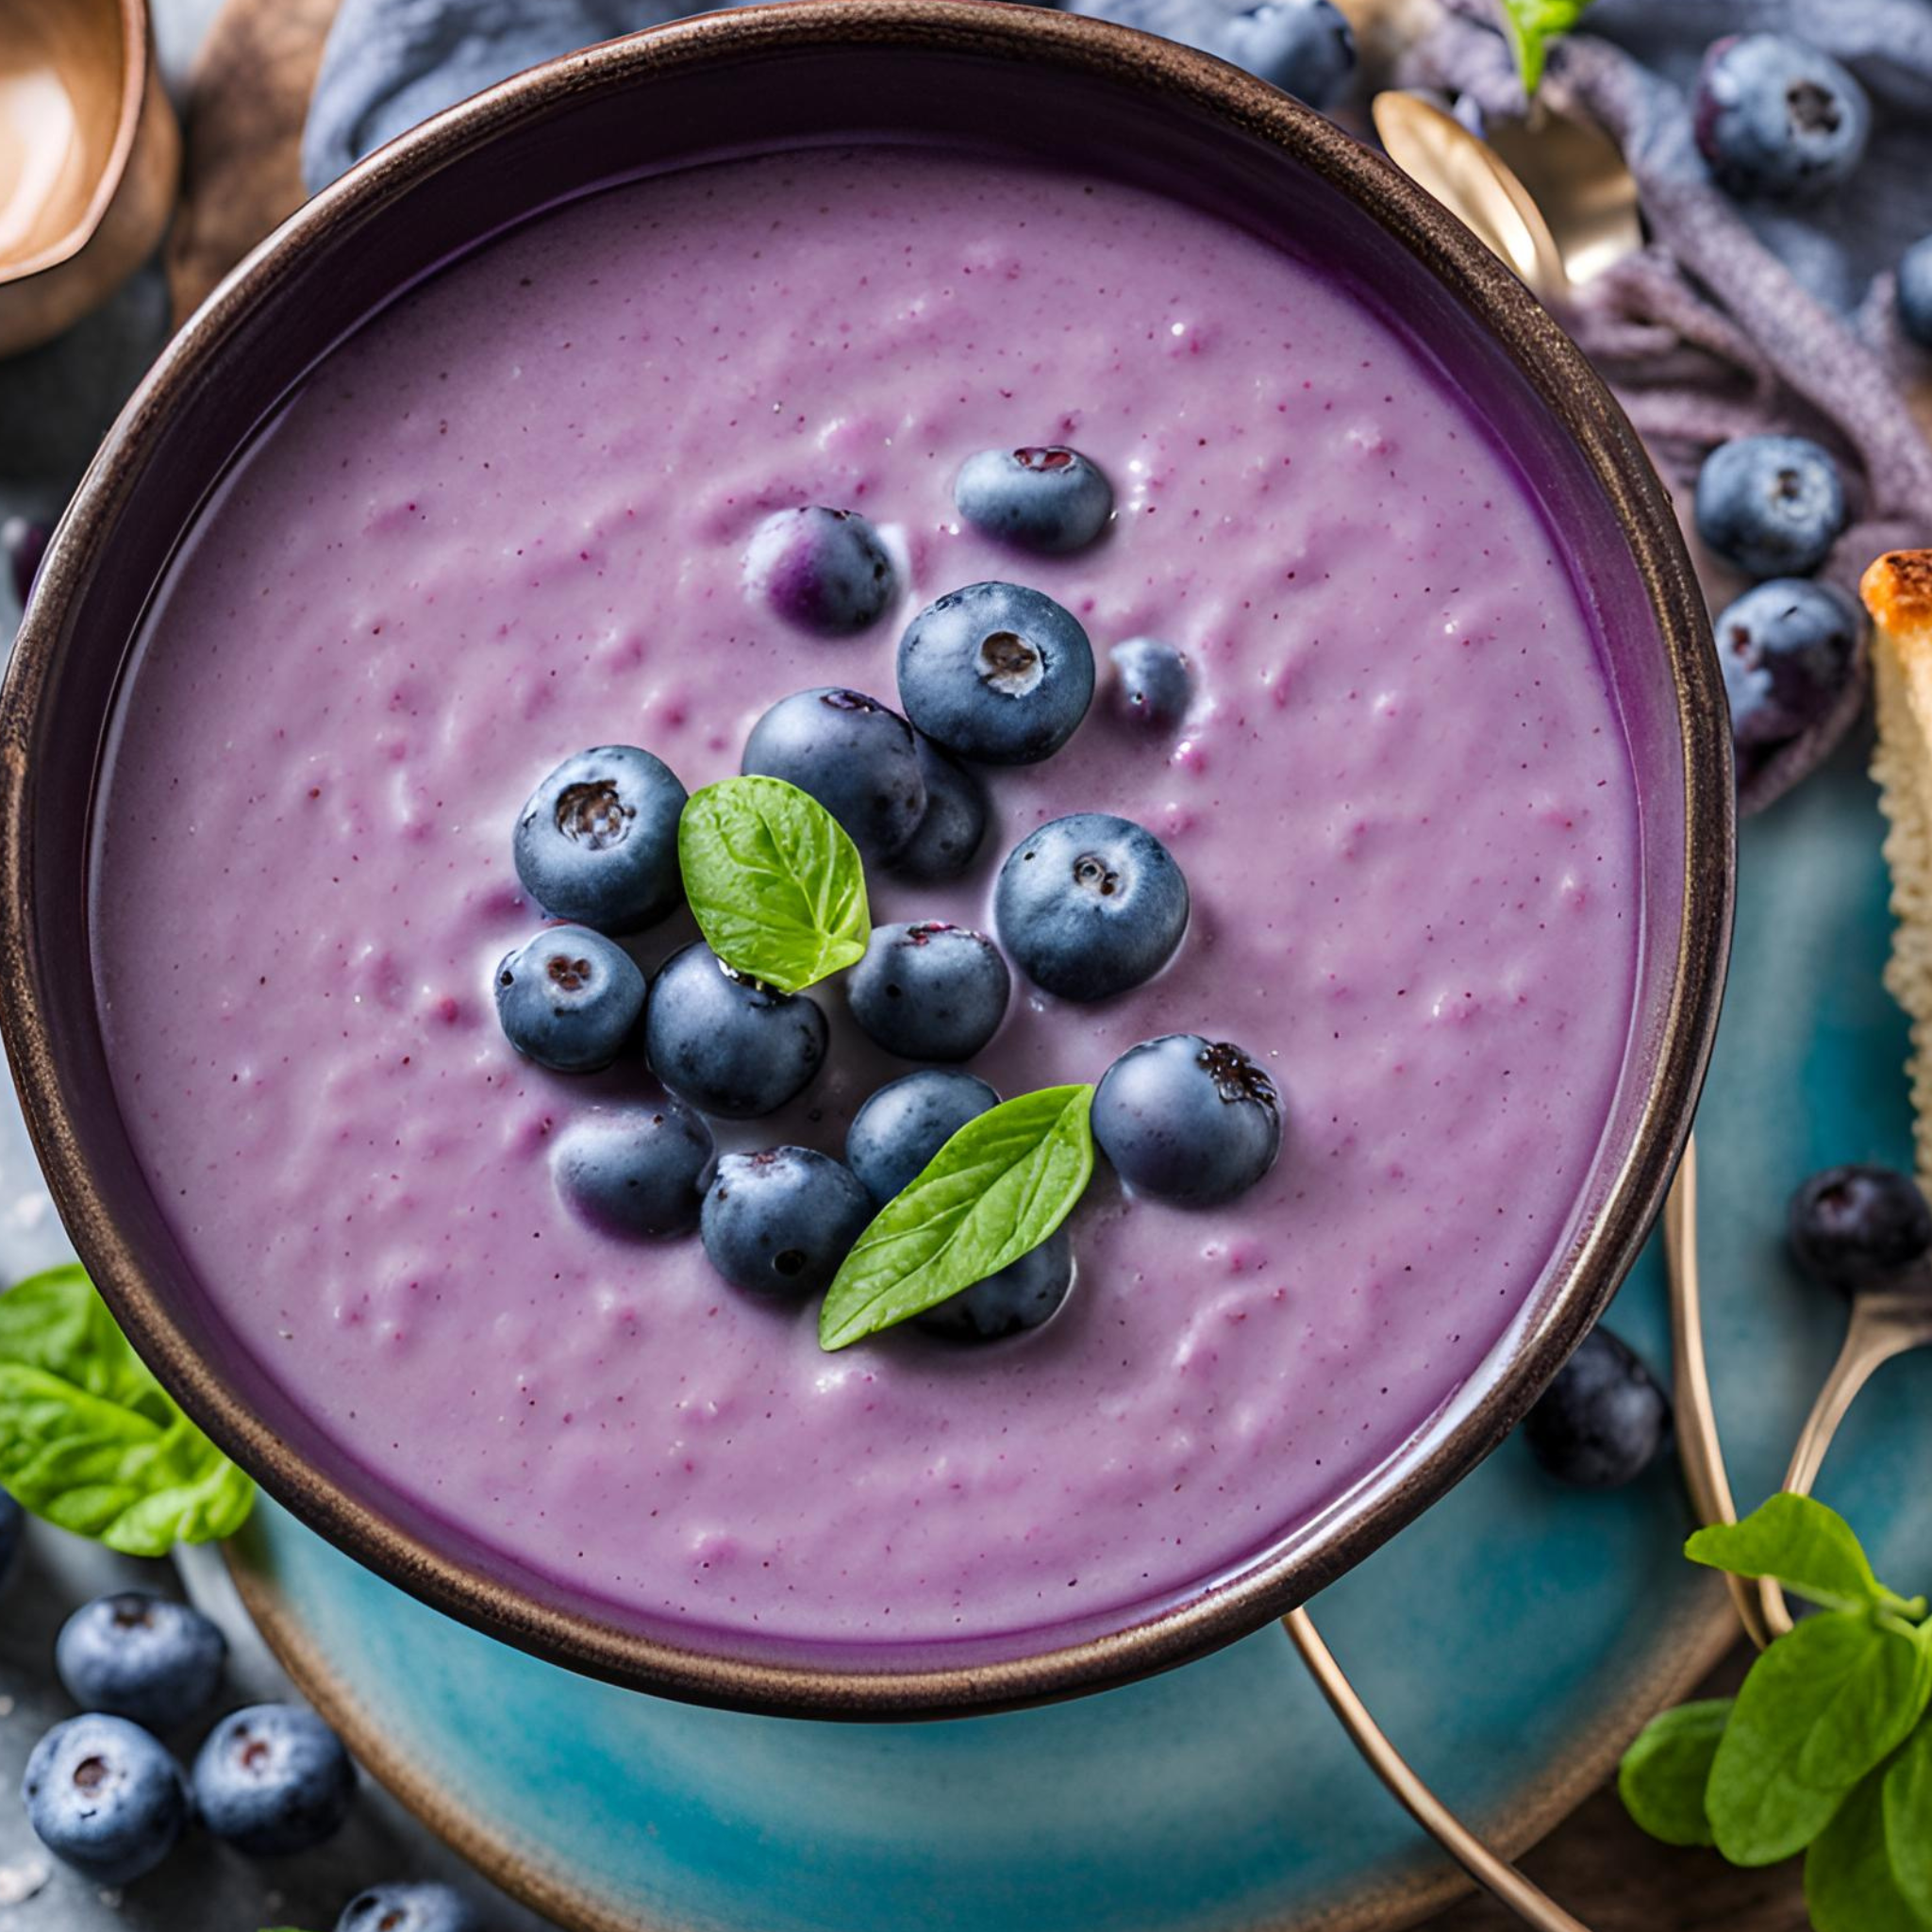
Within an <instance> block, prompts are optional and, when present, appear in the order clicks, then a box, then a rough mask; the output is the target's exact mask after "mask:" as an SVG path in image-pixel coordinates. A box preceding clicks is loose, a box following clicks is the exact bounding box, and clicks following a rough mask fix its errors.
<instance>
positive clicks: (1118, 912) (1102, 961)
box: [993, 812, 1188, 1002]
mask: <svg viewBox="0 0 1932 1932" xmlns="http://www.w3.org/2000/svg"><path fill="white" fill-rule="evenodd" d="M993 922H994V924H996V925H997V927H998V928H999V936H1000V941H1001V943H1002V944H1003V945H1004V946H1005V947H1006V949H1007V951H1008V952H1009V953H1010V954H1011V955H1012V956H1013V958H1014V961H1015V963H1017V965H1018V966H1019V968H1020V970H1021V972H1023V973H1024V974H1025V975H1026V976H1027V978H1028V979H1030V980H1032V982H1033V983H1034V985H1035V986H1037V987H1039V988H1041V991H1045V992H1050V993H1053V994H1056V995H1057V996H1058V998H1060V999H1064V1000H1077V1001H1083V1002H1084V1001H1090V1000H1104V999H1107V998H1109V997H1110V996H1111V995H1113V994H1115V993H1122V992H1125V991H1127V990H1128V989H1129V988H1130V987H1136V986H1140V985H1141V984H1142V982H1144V981H1146V980H1149V979H1152V978H1153V977H1154V975H1155V974H1157V973H1158V972H1159V971H1160V969H1161V968H1162V967H1163V966H1165V965H1166V964H1167V962H1168V960H1169V959H1171V958H1173V957H1174V949H1175V948H1176V947H1177V946H1178V945H1179V944H1180V942H1181V936H1182V935H1183V934H1184V933H1185V932H1186V931H1187V928H1188V882H1187V880H1186V879H1185V878H1184V877H1183V876H1182V874H1181V869H1180V867H1179V866H1177V865H1176V864H1175V863H1174V858H1173V857H1172V855H1171V854H1170V853H1169V852H1168V849H1167V847H1166V846H1165V845H1163V844H1162V843H1161V842H1160V841H1159V840H1158V839H1157V838H1156V837H1155V836H1154V834H1153V833H1152V832H1150V831H1148V830H1147V828H1146V827H1145V826H1144V825H1137V824H1134V822H1133V821H1132V820H1131V819H1123V818H1116V817H1113V816H1112V815H1111V814H1109V813H1107V812H1074V813H1072V814H1070V815H1069V816H1068V817H1066V818H1060V819H1054V820H1052V821H1051V822H1050V823H1049V824H1044V825H1041V828H1040V829H1039V830H1038V831H1037V832H1034V833H1033V834H1032V835H1031V836H1030V837H1028V838H1025V839H1023V840H1022V841H1020V843H1019V844H1018V845H1016V846H1014V848H1013V850H1012V852H1011V853H1010V854H1009V855H1008V858H1007V862H1006V864H1005V865H1004V866H1002V867H1001V868H1000V876H999V884H998V886H997V888H996V889H995V891H994V895H993Z"/></svg>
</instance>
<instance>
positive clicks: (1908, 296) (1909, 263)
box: [1898, 235, 1932, 349]
mask: <svg viewBox="0 0 1932 1932" xmlns="http://www.w3.org/2000/svg"><path fill="white" fill-rule="evenodd" d="M1898 320H1899V326H1900V327H1901V328H1903V329H1904V330H1905V332H1906V334H1907V335H1908V336H1909V337H1910V338H1911V339H1912V341H1915V342H1917V343H1918V344H1919V346H1920V347H1921V348H1924V349H1932V235H1927V236H1925V237H1924V239H1923V240H1921V241H1918V242H1913V243H1912V245H1911V246H1910V247H1909V248H1907V250H1906V252H1905V253H1904V255H1902V256H1901V257H1900V258H1899V264H1898Z"/></svg>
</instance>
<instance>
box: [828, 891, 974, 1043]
mask: <svg viewBox="0 0 1932 1932" xmlns="http://www.w3.org/2000/svg"><path fill="white" fill-rule="evenodd" d="M1011 986H1012V976H1011V974H1008V971H1007V962H1006V961H1005V959H1003V958H1001V957H1000V951H999V948H998V947H997V946H995V945H994V944H993V942H992V941H991V940H990V939H988V938H987V936H986V935H985V934H984V933H980V932H974V931H972V930H970V929H969V928H968V927H966V926H963V925H949V924H946V923H945V922H944V921H942V920H941V921H931V920H924V921H915V922H912V923H911V924H900V925H881V926H876V927H874V930H873V936H872V944H871V945H870V946H868V947H867V948H866V954H865V958H863V959H861V960H860V961H859V962H858V965H857V966H855V967H854V968H853V969H852V972H851V974H850V976H849V977H848V979H847V980H846V985H845V996H846V999H847V1001H848V1002H849V1004H850V1006H851V1008H852V1017H853V1018H854V1019H855V1020H857V1021H858V1024H860V1025H861V1026H862V1027H864V1028H865V1030H866V1033H867V1034H868V1035H869V1036H870V1037H871V1039H872V1040H873V1041H874V1042H875V1043H876V1044H877V1045H879V1046H882V1047H884V1048H885V1050H886V1051H887V1052H888V1053H892V1054H897V1055H899V1056H900V1058H903V1059H908V1060H970V1059H971V1058H973V1056H974V1054H976V1053H978V1052H979V1051H980V1049H981V1048H982V1047H984V1046H985V1045H986V1043H987V1042H988V1041H990V1040H991V1038H992V1037H993V1035H994V1034H995V1033H996V1032H998V1030H999V1024H1000V1022H1001V1021H1002V1020H1003V1019H1004V1018H1005V1017H1006V1012H1007V999H1008V993H1009V991H1010V990H1011Z"/></svg>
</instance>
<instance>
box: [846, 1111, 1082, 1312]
mask: <svg viewBox="0 0 1932 1932" xmlns="http://www.w3.org/2000/svg"><path fill="white" fill-rule="evenodd" d="M1092 1111H1093V1089H1092V1088H1091V1087H1047V1088H1043V1089H1042V1090H1041V1091H1039V1092H1038V1093H1023V1094H1021V1095H1019V1096H1018V1097H1017V1098H1015V1099H1012V1100H1007V1101H1002V1102H1001V1103H1000V1105H999V1106H998V1107H995V1108H992V1109H991V1111H989V1112H987V1113H983V1114H981V1115H980V1116H979V1117H978V1119H977V1120H971V1121H968V1122H967V1123H966V1124H965V1125H964V1126H963V1127H961V1128H960V1129H959V1131H958V1133H957V1134H955V1135H954V1136H953V1138H952V1139H951V1140H950V1141H947V1142H946V1144H945V1145H944V1146H943V1147H941V1149H940V1151H939V1152H938V1153H937V1154H935V1155H934V1156H933V1158H931V1160H929V1161H928V1162H927V1163H926V1165H925V1168H924V1172H923V1173H922V1174H920V1175H919V1177H918V1179H916V1180H915V1181H913V1182H912V1183H911V1184H910V1185H909V1186H908V1187H907V1188H906V1189H904V1190H903V1191H901V1192H899V1193H897V1194H895V1195H894V1196H893V1197H892V1198H891V1200H890V1201H888V1202H887V1203H886V1205H885V1206H884V1207H883V1208H880V1210H879V1212H878V1214H877V1215H876V1217H875V1218H874V1221H873V1223H872V1225H871V1226H870V1227H868V1228H867V1229H866V1231H865V1232H864V1233H863V1234H862V1235H860V1236H859V1238H858V1245H857V1246H856V1247H855V1248H854V1249H853V1250H852V1252H851V1253H850V1254H849V1255H847V1256H846V1257H845V1262H844V1265H843V1266H842V1267H841V1269H840V1270H839V1273H838V1274H837V1275H836V1276H835V1277H834V1279H833V1282H832V1285H831V1287H830V1288H829V1289H828V1290H827V1291H826V1293H825V1300H824V1307H822V1308H821V1309H820V1310H819V1346H820V1347H821V1348H824V1349H828V1350H830V1349H840V1348H844V1347H846V1346H848V1345H849V1344H850V1343H852V1342H855V1341H862V1340H863V1339H864V1338H865V1337H866V1336H868V1335H876V1334H877V1333H878V1332H879V1330H880V1329H882V1328H891V1327H893V1326H895V1325H896V1324H899V1323H901V1322H907V1321H910V1320H911V1318H912V1317H913V1316H914V1315H920V1314H924V1312H925V1310H926V1309H927V1308H931V1307H938V1306H939V1304H940V1303H941V1302H942V1301H945V1300H947V1299H948V1298H949V1297H950V1296H953V1295H956V1294H958V1293H960V1292H961V1291H963V1290H965V1289H969V1288H971V1287H972V1286H973V1284H974V1282H975V1281H984V1280H985V1279H986V1277H987V1276H988V1275H989V1274H998V1273H999V1271H1000V1270H1001V1269H1002V1268H1006V1267H1009V1266H1010V1265H1011V1264H1012V1263H1013V1262H1015V1261H1017V1260H1018V1259H1019V1258H1020V1257H1021V1256H1022V1255H1026V1254H1030V1253H1031V1252H1032V1251H1033V1250H1034V1249H1035V1248H1037V1247H1038V1246H1039V1245H1040V1244H1041V1241H1045V1240H1046V1239H1047V1237H1048V1236H1049V1235H1051V1234H1052V1233H1053V1232H1054V1230H1055V1229H1056V1228H1058V1226H1059V1224H1060V1223H1061V1222H1063V1221H1064V1220H1065V1219H1066V1218H1067V1216H1068V1215H1069V1214H1070V1213H1072V1212H1073V1209H1074V1204H1075V1203H1076V1202H1077V1201H1078V1200H1079V1198H1080V1196H1081V1195H1082V1194H1083V1193H1084V1192H1085V1191H1086V1190H1087V1183H1088V1180H1089V1179H1090V1177H1091V1175H1092V1173H1093V1130H1092V1127H1091V1124H1090V1122H1089V1116H1090V1115H1091V1113H1092Z"/></svg>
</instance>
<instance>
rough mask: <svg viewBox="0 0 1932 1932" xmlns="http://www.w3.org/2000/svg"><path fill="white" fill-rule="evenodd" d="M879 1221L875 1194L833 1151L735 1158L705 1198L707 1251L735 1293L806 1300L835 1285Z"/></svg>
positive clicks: (782, 1150)
mask: <svg viewBox="0 0 1932 1932" xmlns="http://www.w3.org/2000/svg"><path fill="white" fill-rule="evenodd" d="M872 1217H873V1199H872V1196H871V1195H870V1194H869V1193H867V1192H866V1191H865V1189H864V1187H863V1186H862V1185H861V1184H860V1183H859V1180H858V1176H857V1175H856V1174H854V1173H853V1172H852V1170H851V1169H850V1168H849V1167H847V1166H846V1165H845V1164H844V1163H843V1162H842V1161H839V1160H834V1159H833V1158H832V1157H831V1156H830V1155H829V1154H820V1153H818V1152H816V1151H815V1150H814V1149H812V1148H809V1147H767V1148H764V1149H761V1150H760V1151H759V1152H758V1153H756V1154H727V1155H725V1157H724V1159H722V1160H721V1161H719V1163H718V1174H717V1178H716V1179H715V1180H714V1181H712V1183H711V1191H710V1192H709V1193H708V1194H707V1195H706V1196H705V1209H704V1221H703V1234H704V1242H705V1253H706V1255H707V1256H708V1257H709V1258H710V1262H711V1266H712V1267H714V1268H715V1269H716V1270H717V1271H718V1273H719V1274H722V1275H723V1276H724V1279H725V1280H726V1281H728V1282H730V1283H731V1285H732V1286H733V1287H734V1288H741V1289H743V1290H744V1291H746V1292H747V1293H749V1294H760V1295H772V1296H778V1297H783V1298H786V1299H794V1298H795V1299H798V1300H803V1299H804V1298H805V1297H806V1296H808V1295H812V1294H817V1293H819V1292H820V1291H823V1290H824V1289H825V1288H827V1287H829V1286H830V1285H831V1280H832V1276H833V1275H835V1274H837V1273H838V1272H839V1264H840V1263H841V1261H842V1260H844V1258H845V1257H846V1256H847V1255H848V1254H849V1253H850V1252H851V1250H852V1244H853V1243H854V1242H855V1241H858V1237H859V1236H860V1235H861V1234H863V1233H864V1232H865V1226H866V1224H867V1223H868V1222H869V1221H870V1220H871V1219H872Z"/></svg>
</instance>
